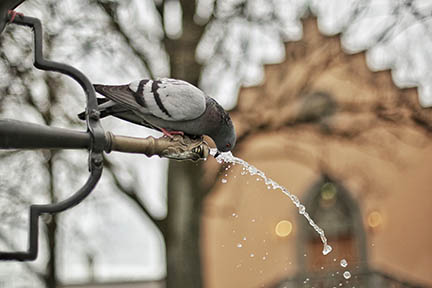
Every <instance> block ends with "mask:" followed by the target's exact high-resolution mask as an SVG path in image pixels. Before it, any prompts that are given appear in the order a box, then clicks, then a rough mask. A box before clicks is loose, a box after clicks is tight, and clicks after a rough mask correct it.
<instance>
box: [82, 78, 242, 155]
mask: <svg viewBox="0 0 432 288" xmlns="http://www.w3.org/2000/svg"><path fill="white" fill-rule="evenodd" d="M93 86H94V88H95V90H96V92H98V93H99V94H101V95H103V96H105V97H106V98H98V103H99V106H98V110H99V112H100V113H101V115H100V116H101V118H103V117H106V116H110V115H111V116H115V117H117V118H120V119H123V120H126V121H129V122H132V123H135V124H138V125H143V126H146V127H149V128H152V129H156V130H159V131H161V132H163V133H164V134H165V135H167V136H172V135H174V134H182V135H183V134H187V135H190V136H201V135H208V136H210V137H211V138H212V139H213V141H214V142H215V143H216V147H217V149H218V150H219V151H220V152H227V151H230V150H232V149H233V148H234V145H235V143H236V134H235V131H234V126H233V123H232V121H231V118H230V117H229V115H228V113H227V112H225V110H224V109H223V108H222V107H221V106H220V105H219V104H218V103H217V102H216V100H214V99H213V98H211V97H209V96H207V95H206V94H205V93H204V92H203V91H201V90H200V89H198V88H197V87H195V86H193V85H191V84H189V83H187V82H185V81H182V80H176V79H168V78H162V79H158V80H149V79H144V80H137V81H134V82H132V83H130V84H128V85H99V84H95V85H93ZM78 116H79V117H80V118H81V119H85V114H84V112H83V113H80V114H79V115H78Z"/></svg>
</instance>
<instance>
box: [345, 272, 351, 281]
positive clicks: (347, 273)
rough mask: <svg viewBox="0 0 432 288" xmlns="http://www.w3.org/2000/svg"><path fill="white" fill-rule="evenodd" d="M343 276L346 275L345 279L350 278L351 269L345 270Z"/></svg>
mask: <svg viewBox="0 0 432 288" xmlns="http://www.w3.org/2000/svg"><path fill="white" fill-rule="evenodd" d="M343 277H344V278H345V279H350V278H351V273H350V272H349V271H345V272H344V273H343Z"/></svg>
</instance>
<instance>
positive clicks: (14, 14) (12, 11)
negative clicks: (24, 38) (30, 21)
mask: <svg viewBox="0 0 432 288" xmlns="http://www.w3.org/2000/svg"><path fill="white" fill-rule="evenodd" d="M8 15H10V20H9V23H12V22H13V21H14V20H15V17H16V16H17V15H19V16H21V17H24V14H23V13H20V12H16V11H15V10H8Z"/></svg>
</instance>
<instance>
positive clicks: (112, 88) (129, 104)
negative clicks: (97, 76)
mask: <svg viewBox="0 0 432 288" xmlns="http://www.w3.org/2000/svg"><path fill="white" fill-rule="evenodd" d="M93 87H94V88H95V90H96V92H98V93H99V94H101V95H103V96H105V97H106V98H108V99H109V100H112V101H113V102H114V103H117V104H120V105H122V106H124V108H125V109H129V110H132V111H134V110H138V111H140V109H142V108H143V105H142V104H143V103H140V101H139V99H138V100H137V97H136V95H135V94H136V93H134V91H132V90H131V89H129V86H128V85H100V84H95V85H93Z"/></svg>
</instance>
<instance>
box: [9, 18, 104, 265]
mask: <svg viewBox="0 0 432 288" xmlns="http://www.w3.org/2000/svg"><path fill="white" fill-rule="evenodd" d="M13 23H14V24H18V25H23V26H28V27H31V28H33V32H34V58H35V59H34V66H35V67H36V68H39V69H42V70H48V71H55V72H59V73H62V74H66V75H68V76H70V77H71V78H73V79H74V80H75V81H77V82H78V83H79V84H80V85H81V87H82V88H83V89H84V92H85V94H86V95H87V110H86V111H87V113H86V115H87V116H86V118H87V119H86V121H87V130H88V131H87V133H89V134H90V135H91V144H90V153H89V169H90V176H89V178H88V179H87V182H86V183H85V184H84V186H83V187H82V188H81V189H79V190H78V191H77V192H76V193H75V194H73V195H72V196H70V197H69V198H67V199H65V200H63V201H61V202H59V203H54V204H45V205H31V206H30V229H29V239H28V250H27V251H25V252H0V260H19V261H27V260H34V259H36V257H37V253H38V228H39V227H38V226H39V225H38V223H39V221H38V218H39V216H40V215H42V214H44V213H59V212H62V211H64V210H66V209H69V208H71V207H73V206H75V205H77V204H79V203H80V202H81V201H82V200H83V199H84V198H85V197H87V196H88V195H89V194H90V192H91V191H92V190H93V188H94V187H95V186H96V184H97V182H98V181H99V179H100V177H101V175H102V169H103V165H102V164H103V157H102V153H103V150H104V147H105V142H106V141H105V133H104V130H103V128H102V126H101V125H100V123H99V112H98V111H97V100H96V95H95V91H94V89H93V86H92V84H91V82H90V81H89V79H88V78H87V77H86V76H85V75H84V74H83V73H82V72H81V71H79V70H77V69H76V68H74V67H71V66H69V65H66V64H62V63H57V62H53V61H48V60H46V59H44V58H43V50H42V25H41V22H40V21H39V19H36V18H32V17H25V16H21V15H17V16H16V17H15V20H14V22H13Z"/></svg>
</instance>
